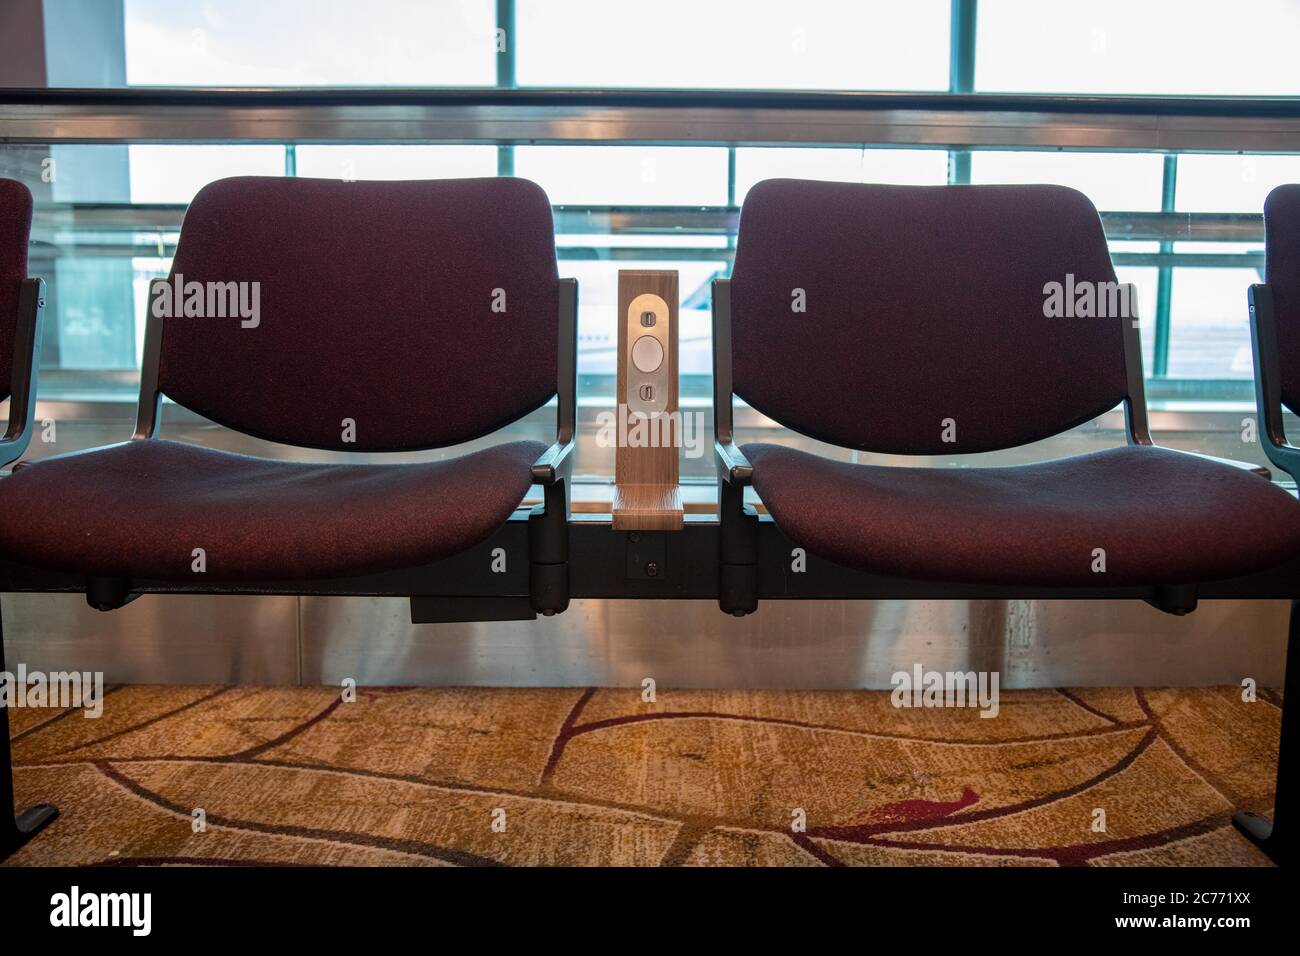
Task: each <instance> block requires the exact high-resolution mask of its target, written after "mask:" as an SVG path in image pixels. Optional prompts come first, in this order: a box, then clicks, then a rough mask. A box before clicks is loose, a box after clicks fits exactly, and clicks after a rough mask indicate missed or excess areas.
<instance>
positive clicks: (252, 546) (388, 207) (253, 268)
mask: <svg viewBox="0 0 1300 956" xmlns="http://www.w3.org/2000/svg"><path fill="white" fill-rule="evenodd" d="M29 208H30V207H29V206H28V207H25V210H29ZM27 215H28V212H27V211H24V212H23V213H22V217H20V218H22V219H23V221H24V223H25V222H26V216H27ZM24 235H25V234H24ZM13 268H14V269H16V270H18V271H16V272H15V273H14V274H16V275H21V269H19V267H17V266H14V267H13ZM6 269H7V270H8V269H9V266H6ZM4 274H5V275H6V276H7V275H9V274H10V271H6V272H5V273H4ZM576 317H577V286H576V283H574V281H573V280H571V279H567V280H561V279H559V278H558V276H557V273H556V257H555V244H554V235H553V227H552V221H551V206H550V202H549V200H548V199H547V197H546V194H545V193H543V192H542V190H541V189H540V188H539V187H538V186H536V185H535V184H533V183H530V182H527V181H525V180H521V179H504V178H503V179H462V180H441V181H422V182H350V183H345V182H336V181H327V180H311V179H292V178H289V179H282V178H263V177H239V178H234V179H225V180H220V181H218V182H214V183H212V184H211V185H209V186H207V187H205V188H204V189H203V190H201V191H200V192H199V194H198V195H197V196H196V197H195V198H194V201H193V202H192V203H191V204H190V207H189V210H188V211H187V213H186V216H185V221H184V224H183V226H182V228H181V235H180V239H179V242H178V245H177V249H176V255H175V259H174V262H173V266H172V271H171V274H170V276H169V277H168V279H167V280H166V281H163V280H159V281H158V282H156V283H155V284H154V287H153V289H152V290H151V294H150V307H149V317H148V324H147V329H146V335H145V348H144V359H143V363H142V370H141V384H140V404H139V411H138V415H137V425H136V433H135V436H134V437H133V438H132V439H131V440H130V441H127V442H123V443H121V444H116V445H110V446H107V447H103V448H96V449H92V450H90V451H86V452H79V453H71V454H66V455H60V456H57V457H53V458H47V459H42V460H38V461H34V462H28V463H21V464H20V465H19V466H18V467H17V468H16V469H15V471H14V474H13V475H11V476H10V477H8V478H5V479H3V480H0V572H2V573H3V577H2V578H0V584H3V586H5V587H6V588H8V589H13V590H37V591H49V590H83V589H84V590H85V592H86V596H87V600H88V601H89V602H90V604H91V605H92V606H94V607H97V608H99V609H101V610H110V609H113V608H116V607H120V606H121V605H122V604H123V603H125V602H126V601H127V600H130V599H131V598H132V597H133V596H135V595H138V594H139V593H144V592H150V593H157V592H168V591H180V592H185V591H194V592H201V593H243V594H247V593H330V594H406V595H410V596H411V601H412V605H411V606H412V619H413V620H417V621H420V622H424V621H440V620H497V619H500V620H519V619H527V618H532V617H534V616H535V615H536V614H537V613H542V614H554V613H557V612H560V611H563V610H565V608H566V607H567V605H568V601H569V580H568V567H569V566H568V501H569V499H568V491H567V485H568V480H567V476H568V473H569V469H570V467H571V465H570V462H571V458H570V452H571V451H572V448H573V426H574V411H575V409H574V398H575V394H574V389H575V381H574V370H575V347H576V337H575V325H576ZM164 395H166V396H168V397H170V398H171V399H172V400H173V401H175V402H176V403H178V404H180V405H183V406H186V407H187V408H189V409H191V410H193V411H195V412H197V413H199V414H201V415H203V416H205V417H206V418H208V419H211V420H212V421H214V422H216V423H218V424H220V425H224V426H226V427H228V428H231V429H234V430H236V431H239V432H243V433H245V434H248V435H252V436H256V437H259V438H263V439H268V440H271V441H275V442H280V443H284V444H289V445H297V446H302V447H310V448H319V449H331V450H335V451H360V452H390V451H391V452H396V451H413V450H420V449H430V448H442V447H447V446H452V445H457V444H461V443H463V442H468V441H471V440H474V439H478V438H482V437H484V436H487V435H490V434H491V433H492V432H494V431H496V430H497V429H499V428H501V427H502V426H504V425H507V424H510V423H511V422H514V421H516V420H518V419H520V418H521V417H523V416H524V415H526V414H528V413H530V412H532V411H533V410H535V409H537V408H539V407H540V406H542V405H544V404H546V403H547V402H548V401H549V400H550V399H551V398H552V396H558V413H557V418H558V428H557V438H556V442H555V444H553V445H551V446H550V447H549V448H548V447H547V446H546V445H544V444H543V443H541V442H536V441H514V442H507V443H502V444H496V445H493V446H491V447H488V448H486V449H483V450H479V451H474V452H471V453H467V454H461V455H460V456H459V457H455V458H450V459H446V460H440V461H432V462H427V463H416V464H411V463H406V464H352V463H347V464H307V463H300V462H289V461H276V460H269V459H264V458H254V457H249V456H246V455H238V454H230V453H226V452H222V451H215V450H212V449H208V448H203V447H198V446H195V445H191V444H186V443H181V442H174V441H166V440H163V439H161V438H158V437H155V436H156V432H157V430H158V425H159V420H160V409H161V400H162V397H163V396H164ZM533 484H538V485H541V486H542V487H543V492H544V499H543V503H542V504H540V505H537V506H535V507H534V508H533V509H532V510H531V512H530V513H528V514H527V515H522V514H520V513H519V512H518V509H519V507H520V504H521V503H522V501H523V499H524V496H525V495H526V494H527V492H528V490H529V488H530V487H531V486H532V485H533ZM507 526H509V527H507ZM521 529H522V530H523V531H524V532H526V533H525V534H521V533H520V530H521ZM499 539H500V547H496V545H497V544H498V541H499ZM488 547H491V550H490V551H488ZM512 548H513V549H515V550H517V552H518V553H516V554H515V555H514V557H513V559H510V565H511V566H512V567H514V568H516V569H520V568H522V569H526V581H525V582H524V584H523V585H522V586H521V585H520V584H519V583H518V577H519V574H518V572H516V573H515V575H514V577H511V576H509V575H498V574H496V573H495V572H496V570H498V568H497V567H496V566H495V565H496V563H497V560H498V552H507V551H509V550H510V549H512ZM499 557H500V558H501V559H509V558H510V556H509V555H508V554H502V555H500V556H499ZM503 563H504V562H503ZM320 582H324V583H323V584H321V583H320ZM519 590H522V591H523V593H518V592H519ZM421 602H423V603H421ZM3 749H4V752H5V754H6V758H5V759H6V760H8V747H7V746H6V747H4V748H3ZM5 769H6V772H5V773H4V779H5V785H6V786H7V785H8V782H9V773H8V772H7V768H5ZM6 818H7V819H12V814H6ZM24 839H25V837H24ZM20 843H21V840H20V839H19V836H18V835H16V834H15V833H13V832H10V833H8V834H2V833H0V856H3V855H5V854H6V853H7V852H9V851H12V849H14V847H15V846H16V845H18V844H20Z"/></svg>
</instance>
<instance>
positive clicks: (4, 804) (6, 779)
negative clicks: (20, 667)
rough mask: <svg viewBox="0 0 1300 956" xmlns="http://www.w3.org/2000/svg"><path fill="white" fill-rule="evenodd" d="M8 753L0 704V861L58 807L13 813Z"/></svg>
mask: <svg viewBox="0 0 1300 956" xmlns="http://www.w3.org/2000/svg"><path fill="white" fill-rule="evenodd" d="M0 673H7V671H6V668H5V653H4V625H3V622H0ZM16 690H17V688H15V691H16ZM10 750H11V748H10V745H9V708H8V707H6V706H4V704H3V702H0V860H5V859H7V858H8V857H9V856H10V855H11V854H12V853H14V852H15V851H17V850H18V849H20V848H21V847H22V846H23V845H24V844H26V843H27V841H28V840H30V839H31V838H32V837H34V836H36V834H38V833H40V832H41V831H42V830H44V829H45V828H46V827H47V826H49V824H50V823H52V822H53V821H54V818H55V817H57V816H58V815H59V809H58V807H53V806H50V805H49V804H48V803H42V804H38V805H36V806H34V807H31V808H30V809H27V810H24V811H23V812H22V813H16V812H15V809H14V780H13V757H12V755H11V753H10Z"/></svg>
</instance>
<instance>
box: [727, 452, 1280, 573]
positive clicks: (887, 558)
mask: <svg viewBox="0 0 1300 956" xmlns="http://www.w3.org/2000/svg"><path fill="white" fill-rule="evenodd" d="M742 451H743V452H744V453H745V455H746V456H747V457H748V458H749V460H750V462H751V463H752V464H753V467H754V477H753V483H754V488H755V490H756V491H757V492H758V494H759V495H760V496H761V498H762V500H763V502H764V504H765V505H766V506H767V509H768V511H769V512H770V513H771V515H772V518H773V519H774V520H775V521H776V523H777V525H778V526H779V527H780V528H781V530H782V531H783V532H784V533H785V534H786V535H787V536H788V537H789V538H790V539H791V540H792V541H794V543H795V544H797V545H799V546H801V547H804V548H806V549H807V550H808V551H809V552H810V553H812V554H815V555H819V556H821V557H823V558H827V559H829V560H831V561H834V562H836V563H837V564H842V565H846V566H848V567H854V568H859V569H862V570H865V571H870V572H872V573H875V574H880V575H884V576H889V577H901V578H913V579H919V580H931V581H947V582H953V583H972V584H1008V585H1016V584H1021V585H1026V586H1044V587H1050V586H1077V587H1107V586H1130V585H1161V584H1189V583H1195V582H1203V581H1214V580H1220V579H1224V578H1232V577H1237V576H1240V575H1244V574H1249V573H1252V572H1255V571H1260V570H1264V569H1266V568H1270V567H1274V566H1276V565H1279V564H1282V563H1284V562H1286V561H1287V560H1289V559H1291V558H1294V557H1296V556H1297V555H1298V554H1300V502H1297V501H1296V500H1295V498H1293V497H1292V496H1291V495H1290V494H1288V493H1287V492H1286V491H1284V490H1283V489H1281V488H1278V487H1277V486H1275V485H1273V484H1272V483H1271V482H1269V481H1265V480H1264V479H1263V478H1261V477H1260V476H1258V475H1255V474H1252V473H1250V472H1249V471H1246V470H1244V469H1239V468H1234V467H1232V466H1231V465H1227V464H1223V463H1221V462H1216V461H1212V460H1208V459H1205V458H1200V457H1197V456H1194V455H1189V454H1184V453H1181V452H1177V451H1172V450H1170V449H1164V448H1155V447H1151V446H1136V447H1125V448H1112V449H1107V450H1105V451H1099V452H1093V453H1091V454H1087V455H1080V456H1077V457H1073V458H1063V459H1058V460H1055V461H1047V462H1040V463H1035V464H1030V465H1016V466H1012V467H999V468H987V467H985V468H913V467H881V466H874V465H856V464H850V463H846V462H838V461H831V460H829V459H826V458H822V457H819V456H817V455H811V454H807V453H805V452H801V451H797V450H795V449H792V448H786V447H782V446H778V445H768V444H750V445H745V446H744V448H743V449H742ZM1098 548H1100V549H1103V550H1104V552H1105V572H1104V573H1097V572H1095V571H1094V570H1093V567H1094V563H1095V560H1096V558H1095V556H1094V552H1095V549H1098Z"/></svg>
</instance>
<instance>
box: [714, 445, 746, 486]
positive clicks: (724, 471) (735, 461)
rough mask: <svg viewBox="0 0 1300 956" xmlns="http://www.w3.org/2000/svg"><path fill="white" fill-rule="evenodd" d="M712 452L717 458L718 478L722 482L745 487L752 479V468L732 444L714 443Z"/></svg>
mask: <svg viewBox="0 0 1300 956" xmlns="http://www.w3.org/2000/svg"><path fill="white" fill-rule="evenodd" d="M713 451H714V454H715V455H716V456H717V465H718V477H719V478H721V479H722V480H723V481H728V482H735V483H736V484H738V485H747V484H749V482H750V479H752V478H753V477H754V466H753V465H751V464H750V463H749V459H747V458H746V457H745V456H744V454H743V453H742V452H741V450H740V449H739V448H737V447H736V446H735V445H734V444H733V443H732V442H726V443H725V444H724V443H723V442H714V443H713Z"/></svg>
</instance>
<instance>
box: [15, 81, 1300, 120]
mask: <svg viewBox="0 0 1300 956" xmlns="http://www.w3.org/2000/svg"><path fill="white" fill-rule="evenodd" d="M6 105H30V106H64V107H66V106H73V107H78V106H83V107H87V108H101V107H115V106H116V107H139V106H154V107H160V108H169V107H177V108H180V107H186V108H193V107H249V108H259V107H269V106H447V107H484V106H488V107H491V106H499V107H532V108H535V107H546V106H555V107H575V106H576V107H606V108H632V109H636V108H654V109H672V108H680V109H700V108H715V109H734V110H746V109H758V108H761V109H767V110H773V109H775V110H779V109H792V110H829V111H837V110H855V111H857V110H917V111H925V110H943V111H948V112H962V113H1065V114H1077V115H1121V116H1229V117H1264V118H1300V98H1295V97H1281V96H1278V97H1244V96H1070V95H1057V94H1005V93H944V92H895V91H857V90H844V91H839V90H836V91H825V92H811V91H804V90H696V89H689V90H688V89H682V90H677V89H557V88H540V87H538V88H525V89H518V88H516V89H499V88H495V87H454V88H453V87H445V88H442V87H422V88H409V87H403V88H389V87H328V88H317V87H312V88H293V87H274V88H268V87H249V88H210V89H195V88H171V87H126V88H120V89H70V88H65V89H35V88H27V89H24V88H8V89H0V106H6Z"/></svg>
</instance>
